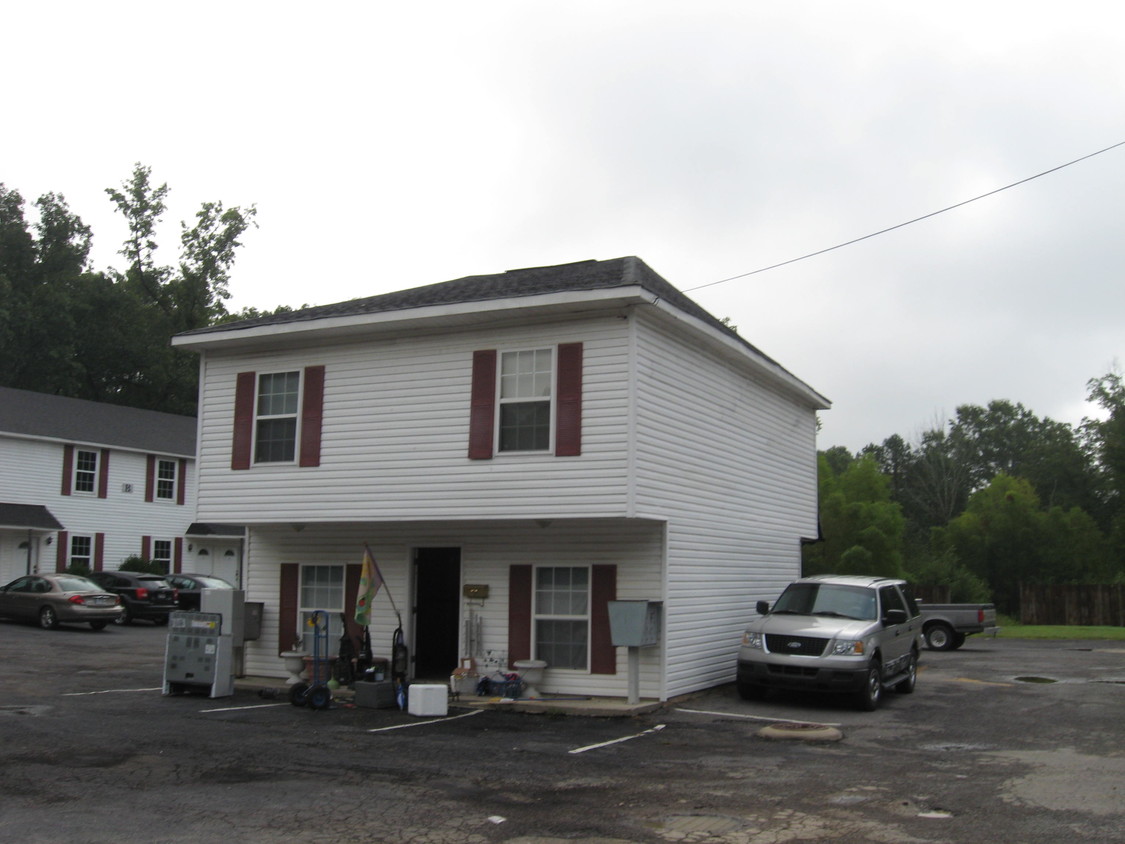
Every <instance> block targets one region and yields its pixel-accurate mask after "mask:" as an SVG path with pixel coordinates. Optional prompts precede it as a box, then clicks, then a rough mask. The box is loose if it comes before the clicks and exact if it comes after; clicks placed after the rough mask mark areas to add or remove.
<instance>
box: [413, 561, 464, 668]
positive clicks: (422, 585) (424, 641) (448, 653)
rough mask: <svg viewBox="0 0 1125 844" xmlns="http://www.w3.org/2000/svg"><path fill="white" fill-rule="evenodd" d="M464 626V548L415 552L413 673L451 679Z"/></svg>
mask: <svg viewBox="0 0 1125 844" xmlns="http://www.w3.org/2000/svg"><path fill="white" fill-rule="evenodd" d="M460 630H461V549H460V548H418V549H417V550H415V552H414V676H415V678H422V679H438V678H441V679H443V680H445V679H448V677H449V675H450V674H451V673H452V672H453V669H454V668H456V667H457V659H458V656H459V654H458V653H457V650H458V637H459V635H460Z"/></svg>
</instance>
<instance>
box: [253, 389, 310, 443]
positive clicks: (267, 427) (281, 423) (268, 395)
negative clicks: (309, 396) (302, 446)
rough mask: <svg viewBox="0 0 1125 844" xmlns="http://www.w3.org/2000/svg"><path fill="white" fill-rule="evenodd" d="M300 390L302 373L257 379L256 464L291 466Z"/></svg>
mask: <svg viewBox="0 0 1125 844" xmlns="http://www.w3.org/2000/svg"><path fill="white" fill-rule="evenodd" d="M300 389H301V374H300V373H299V372H275V373H271V374H263V375H259V376H258V403H257V414H256V419H257V429H256V431H255V434H256V436H255V446H254V460H255V462H257V463H288V462H291V461H292V460H293V459H294V458H295V457H296V454H297V409H298V407H299V401H298V400H299V397H300Z"/></svg>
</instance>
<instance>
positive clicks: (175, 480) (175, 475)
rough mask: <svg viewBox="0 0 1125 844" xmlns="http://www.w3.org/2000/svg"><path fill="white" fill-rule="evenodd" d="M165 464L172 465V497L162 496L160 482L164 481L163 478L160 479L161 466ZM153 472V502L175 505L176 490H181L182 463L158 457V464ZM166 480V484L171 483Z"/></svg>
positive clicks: (153, 468)
mask: <svg viewBox="0 0 1125 844" xmlns="http://www.w3.org/2000/svg"><path fill="white" fill-rule="evenodd" d="M164 463H170V464H171V465H172V479H171V481H170V483H171V494H170V495H161V494H160V482H161V480H162V479H161V477H160V466H161V465H162V464H164ZM152 471H153V478H152V500H153V501H161V502H169V503H172V504H175V503H176V490H177V489H178V488H179V482H180V462H179V461H178V460H168V459H166V458H163V457H157V458H156V464H155V465H154V466H153V467H152ZM164 480H165V482H169V481H167V479H164Z"/></svg>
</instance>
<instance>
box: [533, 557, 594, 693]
mask: <svg viewBox="0 0 1125 844" xmlns="http://www.w3.org/2000/svg"><path fill="white" fill-rule="evenodd" d="M542 569H585V570H586V614H585V615H584V616H577V615H556V614H551V613H542V614H541V613H539V612H538V593H539V572H540V571H541V570H542ZM593 577H594V568H593V566H592V565H558V564H555V563H544V564H542V565H535V566H533V567H532V573H531V653H532V654H536V655H537V654H538V653H539V641H538V640H539V623H538V622H539V621H540V620H543V621H578V620H580V619H582V618H585V620H586V667H585V668H552V669H551V670H552V673H555V672H569V673H571V674H581V675H587V674H589V673H590V665H591V660H592V659H593V644H594V643H593V612H592V607H591V606H590V604H591V599H592V592H593V588H594V581H593ZM535 658H536V659H538V658H539V657H538V656H536V657H535ZM548 667H550V666H548Z"/></svg>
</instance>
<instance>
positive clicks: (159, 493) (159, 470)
mask: <svg viewBox="0 0 1125 844" xmlns="http://www.w3.org/2000/svg"><path fill="white" fill-rule="evenodd" d="M156 497H157V499H158V500H161V501H173V500H175V498H176V461H175V460H157V461H156Z"/></svg>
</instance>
